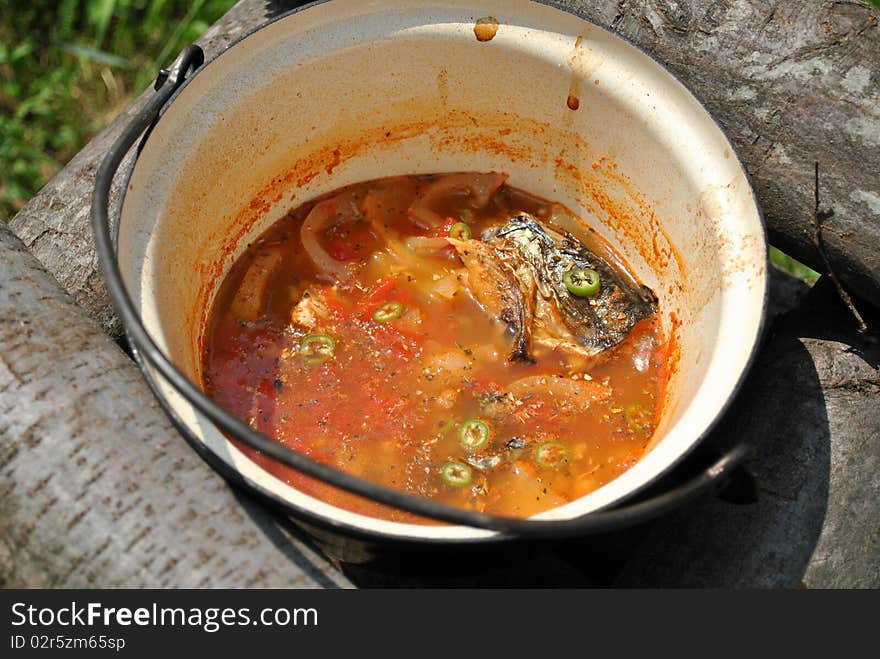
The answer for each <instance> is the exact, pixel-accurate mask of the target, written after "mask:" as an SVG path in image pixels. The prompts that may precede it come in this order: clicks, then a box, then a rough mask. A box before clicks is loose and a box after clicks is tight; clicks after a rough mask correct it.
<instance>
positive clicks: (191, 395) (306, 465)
mask: <svg viewBox="0 0 880 659" xmlns="http://www.w3.org/2000/svg"><path fill="white" fill-rule="evenodd" d="M203 63H204V53H203V52H202V49H201V48H199V47H198V46H194V45H193V46H187V47H186V48H185V49H184V50H183V51H182V52H181V54H180V55H179V56H178V58H177V59H176V60H175V61H174V63H173V64H172V65H171V67H170V68H169V69H167V70H163V71H162V72H161V73H160V75H159V78H158V79H157V81H156V85H155V89H156V94H155V95H154V96H152V97H150V98H149V99H148V101H147V103H146V105H145V106H144V108H143V109H142V110H141V111H140V112H138V113H137V115H136V116H135V117H134V118H133V119H132V121H131V123H130V124H129V125H128V126H126V128H125V129H124V130H123V132H122V134H121V135H120V136H119V138H117V140H116V142H114V144H113V146H112V147H111V148H110V151H109V152H108V153H107V155H106V156H105V157H104V160H103V161H102V163H101V166H100V168H99V169H98V173H97V176H96V180H95V189H94V191H93V194H92V211H91V212H92V216H91V220H92V231H93V233H94V238H95V247H96V252H97V254H98V260H99V261H100V263H101V268H102V270H103V272H104V277H105V280H106V283H107V291H108V293H109V295H110V298H111V300H112V301H113V304H114V306H115V307H116V311H117V312H118V314H119V317H120V320H121V321H122V323H123V326H124V327H125V330H126V332H127V333H128V337H129V340H130V341H131V342H132V343H133V344H134V346H135V347H136V348H137V349H138V351H139V352H140V354H141V355H142V356H143V357H144V359H145V360H146V361H147V362H149V363H150V364H151V365H152V366H153V367H154V368H155V369H156V370H157V371H158V372H159V373H160V374H161V375H162V377H164V378H165V379H166V380H167V381H168V383H169V384H171V385H172V386H173V387H174V388H175V389H176V390H177V391H178V393H180V394H181V395H182V396H183V397H184V398H185V399H186V400H187V401H188V402H189V403H190V404H191V405H192V406H193V407H194V408H195V409H197V410H198V411H199V412H201V413H202V414H203V415H204V416H205V417H207V418H208V419H209V420H210V421H211V422H212V423H213V424H214V425H215V426H216V427H217V428H218V429H219V430H220V431H222V432H224V433H226V434H227V435H228V436H231V437H234V438H235V439H237V440H238V441H241V442H242V443H244V444H246V445H248V446H250V447H251V448H253V449H255V450H257V451H260V452H261V453H263V454H265V455H267V456H269V457H270V458H272V459H274V460H277V461H278V462H281V463H282V464H285V465H287V466H289V467H292V468H293V469H296V470H298V471H300V472H302V473H304V474H306V475H308V476H311V477H313V478H316V479H318V480H321V481H323V482H325V483H329V484H331V485H334V486H336V487H339V488H341V489H343V490H346V491H348V492H352V493H354V494H357V495H360V496H363V497H366V498H368V499H372V500H374V501H377V502H379V503H382V504H385V505H388V506H391V507H394V508H399V509H402V510H405V511H408V512H410V513H414V514H416V515H419V516H422V517H428V518H433V519H436V520H439V521H442V522H448V523H451V524H461V525H465V526H471V527H476V528H480V529H485V530H488V531H495V532H498V533H501V534H504V535H512V536H522V537H530V538H540V537H544V538H561V537H576V536H585V535H591V534H595V533H605V532H609V531H613V530H616V529H621V528H624V527H627V526H631V525H633V524H637V523H640V522H644V521H647V520H649V519H651V518H653V517H656V516H658V515H661V514H663V513H666V512H669V511H670V510H672V509H674V508H677V507H679V506H681V505H683V504H684V503H686V502H688V501H691V500H693V499H696V498H697V497H700V496H703V495H705V494H708V493H710V492H713V491H718V490H719V489H720V488H721V486H722V485H724V484H725V483H726V482H727V480H728V478H729V477H730V476H731V474H732V473H733V472H734V470H736V468H737V467H738V466H739V465H740V464H741V463H742V462H743V460H744V459H745V457H746V455H747V453H748V449H747V447H746V446H745V445H742V444H741V445H738V446H736V447H734V448H733V449H731V450H730V451H728V452H727V453H726V454H725V455H723V456H722V457H721V458H719V459H718V460H716V461H715V462H714V463H713V464H712V465H710V466H709V467H708V468H706V469H704V470H703V471H701V472H700V473H699V474H698V475H696V476H695V477H693V478H692V479H691V480H689V481H687V482H685V483H683V484H681V485H678V486H676V487H674V488H672V489H669V490H667V491H665V492H663V493H661V494H659V495H657V496H655V497H652V498H649V499H645V500H642V501H638V502H636V503H631V504H627V505H625V506H622V507H619V508H615V509H612V510H602V511H599V512H592V513H589V514H586V515H583V516H581V517H576V518H572V519H519V518H511V517H501V516H497V515H488V514H485V513H479V512H473V511H467V510H462V509H459V508H454V507H452V506H447V505H445V504H440V503H437V502H434V501H431V500H429V499H423V498H420V497H416V496H412V495H409V494H404V493H403V492H399V491H397V490H392V489H390V488H387V487H384V486H381V485H377V484H375V483H371V482H369V481H366V480H363V479H360V478H357V477H355V476H352V475H350V474H347V473H345V472H342V471H338V470H336V469H334V468H332V467H328V466H326V465H323V464H321V463H319V462H316V461H314V460H312V459H311V458H309V457H307V456H305V455H303V454H301V453H297V452H296V451H292V450H290V449H288V448H286V447H284V446H282V445H281V444H278V443H277V442H275V441H273V440H272V439H270V438H268V437H266V436H265V435H262V434H260V433H259V432H257V431H255V430H254V429H253V428H251V427H250V426H248V425H247V424H245V423H244V422H243V421H241V420H240V419H238V418H236V417H234V416H232V415H231V414H229V413H227V412H226V411H225V410H223V409H222V408H221V407H220V406H219V405H217V404H216V403H215V402H214V401H212V400H211V399H210V398H208V396H207V395H205V394H204V393H203V392H202V391H201V389H200V388H199V387H198V386H197V385H196V384H195V383H193V382H192V381H191V380H190V379H189V378H188V377H187V376H186V375H185V374H184V373H183V372H182V371H180V370H179V369H178V368H177V367H176V366H174V364H173V363H172V362H171V360H170V359H169V358H168V357H167V356H166V355H165V354H164V353H163V352H162V350H161V349H160V348H159V347H158V346H157V345H156V343H155V342H154V341H153V339H152V337H150V335H149V333H148V332H147V330H146V328H145V327H144V325H143V324H142V322H141V319H140V317H139V315H138V312H137V310H136V308H135V306H134V304H133V303H132V301H131V298H130V297H129V294H128V291H127V290H126V287H125V284H124V282H123V280H122V273H121V272H120V270H119V262H118V260H117V255H116V249H115V247H114V244H113V242H114V241H113V239H112V236H111V229H110V226H111V225H110V218H109V198H110V187H111V184H112V182H113V176H114V174H115V173H116V170H117V169H118V168H119V165H120V164H121V162H122V160H123V158H124V157H125V154H126V153H127V152H128V150H129V149H130V148H131V147H132V145H133V144H134V143H135V142H136V141H137V140H138V138H139V137H140V136H141V134H143V133H144V131H147V130H148V129H149V128H150V127H151V125H152V124H153V122H155V121H156V119H157V118H158V117H159V115H160V113H161V112H162V109H163V108H164V106H165V104H166V103H167V102H168V101H169V100H170V99H171V98H172V96H173V95H174V94H175V92H176V91H177V90H178V88H179V87H180V86H181V85H182V84H184V82H185V80H186V78H187V76H188V75H189V74H190V73H191V72H193V71H195V70H196V69H198V68H199V67H200V66H201V65H202V64H203ZM123 194H124V193H123ZM121 206H122V202H121V201H120V204H119V207H120V209H121ZM115 219H116V222H117V226H118V223H119V221H120V214H119V211H118V210H117V214H116V218H115ZM330 523H333V522H332V521H331V522H330Z"/></svg>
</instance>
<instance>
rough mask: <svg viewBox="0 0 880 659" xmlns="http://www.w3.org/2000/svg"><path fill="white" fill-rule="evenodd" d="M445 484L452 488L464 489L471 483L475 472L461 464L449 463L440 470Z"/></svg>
mask: <svg viewBox="0 0 880 659" xmlns="http://www.w3.org/2000/svg"><path fill="white" fill-rule="evenodd" d="M440 473H441V474H442V476H443V482H444V483H446V484H447V485H451V486H452V487H464V486H465V485H467V484H468V483H470V482H471V477H472V476H473V470H472V469H471V468H470V467H468V466H467V465H466V464H462V463H461V462H447V463H446V464H445V465H443V467H442V468H441V469H440Z"/></svg>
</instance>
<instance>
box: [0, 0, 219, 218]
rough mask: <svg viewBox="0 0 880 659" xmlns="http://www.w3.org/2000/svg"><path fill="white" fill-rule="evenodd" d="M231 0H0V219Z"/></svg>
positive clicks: (73, 152)
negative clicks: (0, 137) (25, 0)
mask: <svg viewBox="0 0 880 659" xmlns="http://www.w3.org/2000/svg"><path fill="white" fill-rule="evenodd" d="M233 4H235V0H193V1H192V2H186V1H183V0H28V1H27V2H23V1H22V0H0V16H2V18H0V135H2V138H3V139H2V141H0V220H8V219H9V218H10V217H11V216H12V215H13V214H14V213H15V212H17V211H18V210H19V209H20V208H21V206H22V205H23V204H24V203H25V201H27V200H28V199H30V198H31V197H32V196H33V195H34V194H35V193H36V192H37V191H38V190H39V189H40V188H41V187H42V186H43V185H44V184H45V183H46V182H47V181H48V180H49V179H50V178H51V177H52V176H53V175H54V174H55V173H56V172H57V171H58V170H59V169H60V168H61V167H62V166H63V165H64V164H65V163H66V162H67V161H68V160H69V159H70V158H71V157H73V155H74V154H76V152H77V151H79V150H80V149H81V148H82V147H83V145H85V143H86V142H88V140H89V139H90V138H91V137H92V136H94V135H95V133H97V132H98V131H99V130H100V129H101V128H103V127H104V126H105V125H106V124H107V123H108V121H109V120H111V119H112V118H113V117H114V116H116V115H117V114H118V113H119V112H120V111H121V110H122V109H124V108H125V107H126V106H127V105H128V104H129V103H130V102H131V100H132V98H133V97H134V96H135V95H137V94H139V93H140V92H141V91H143V89H144V88H146V86H147V85H149V84H150V82H151V81H152V80H153V79H154V77H155V75H156V72H157V70H158V69H159V68H160V67H161V66H163V65H166V64H168V63H169V62H170V61H171V60H172V59H173V58H174V57H175V55H176V54H177V53H178V52H179V51H180V49H181V48H182V47H183V46H184V45H186V44H187V43H190V42H192V41H194V40H195V39H197V38H198V37H199V35H201V34H202V32H204V31H205V30H206V29H207V28H208V27H209V26H210V25H211V24H212V23H213V22H214V21H216V20H217V19H218V18H219V17H220V16H222V15H223V14H224V13H225V12H226V11H227V10H228V9H229V8H230V7H232V5H233Z"/></svg>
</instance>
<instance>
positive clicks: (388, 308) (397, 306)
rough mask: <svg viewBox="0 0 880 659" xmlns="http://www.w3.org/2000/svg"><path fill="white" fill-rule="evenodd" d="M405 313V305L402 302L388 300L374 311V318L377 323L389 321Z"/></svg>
mask: <svg viewBox="0 0 880 659" xmlns="http://www.w3.org/2000/svg"><path fill="white" fill-rule="evenodd" d="M402 315H403V305H402V304H401V303H400V302H395V301H393V300H392V301H391V302H386V303H385V304H383V305H382V306H380V307H379V308H378V309H376V310H375V311H374V312H373V320H375V321H376V322H377V323H387V322H389V321H392V320H395V319H396V318H400V317H401V316H402Z"/></svg>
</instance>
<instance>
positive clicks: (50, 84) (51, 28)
mask: <svg viewBox="0 0 880 659" xmlns="http://www.w3.org/2000/svg"><path fill="white" fill-rule="evenodd" d="M791 1H800V0H791ZM868 2H870V3H871V4H872V5H874V6H876V7H878V8H880V0H868ZM234 4H235V0H192V1H190V2H185V1H183V0H27V1H25V0H0V138H2V139H0V221H6V220H8V219H9V218H10V217H12V215H14V214H15V213H16V212H17V211H18V210H19V209H20V208H21V207H22V206H23V205H24V203H25V202H26V201H27V200H28V199H30V198H31V197H32V196H33V195H34V194H36V192H37V191H38V190H39V189H40V188H41V187H43V185H45V183H46V182H47V181H48V180H49V179H50V178H51V177H52V176H53V175H54V174H55V173H56V172H57V171H58V170H59V169H60V168H61V167H63V166H64V164H65V163H66V162H67V161H68V160H69V159H70V158H71V157H73V155H74V154H76V152H77V151H79V150H80V149H81V148H82V147H83V145H85V143H86V142H88V141H89V139H91V137H93V136H94V135H95V133H97V132H98V131H99V130H100V129H101V128H103V127H104V126H105V125H106V124H107V123H108V122H109V121H110V120H111V119H113V117H115V116H116V115H117V114H118V113H119V112H120V111H122V110H123V109H124V108H125V107H126V106H127V105H128V104H129V103H130V102H131V100H132V98H133V97H134V96H136V95H137V94H139V93H140V92H141V91H143V90H144V89H145V88H146V86H147V85H149V84H150V83H151V82H152V80H153V79H154V78H155V75H156V72H157V71H158V69H159V68H160V67H161V66H164V65H167V64H168V63H169V62H170V61H171V60H172V59H173V58H174V57H175V55H176V54H177V53H178V52H179V51H180V49H181V48H182V47H183V46H184V45H186V44H187V43H191V42H192V41H194V40H195V39H197V38H198V37H199V36H200V35H201V34H202V32H204V31H205V30H206V29H207V28H208V27H209V26H210V25H211V24H212V23H213V22H214V21H216V20H217V19H218V18H220V16H222V15H223V14H224V13H225V12H226V11H228V10H229V9H230V8H231V7H232V5H234ZM771 258H772V260H773V262H774V263H776V264H777V265H778V266H780V267H782V268H784V269H786V270H788V271H789V272H791V273H792V274H795V275H796V276H798V277H801V278H803V279H806V280H808V281H814V280H815V279H817V278H818V274H817V273H815V272H813V271H812V270H810V269H809V268H807V267H806V266H803V265H802V264H800V263H798V262H797V261H795V260H794V259H792V258H790V257H788V256H786V255H785V254H783V253H782V252H780V251H779V250H776V249H775V248H774V249H773V250H771Z"/></svg>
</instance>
